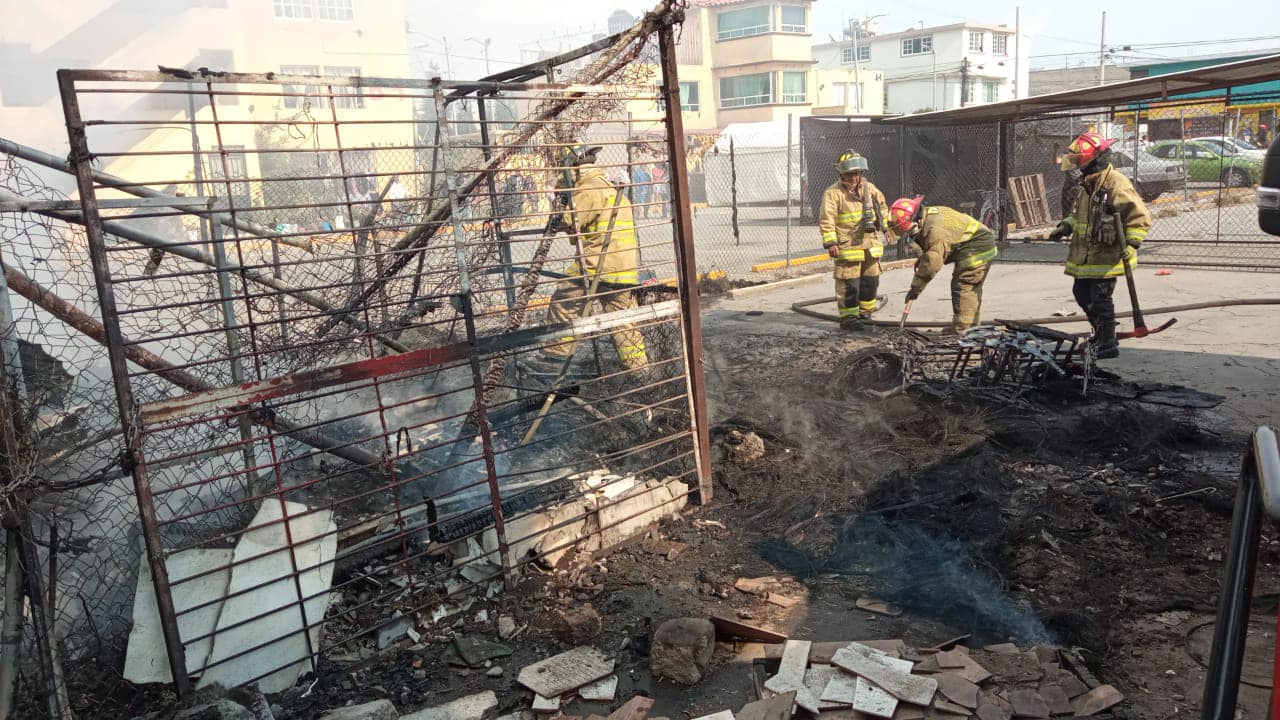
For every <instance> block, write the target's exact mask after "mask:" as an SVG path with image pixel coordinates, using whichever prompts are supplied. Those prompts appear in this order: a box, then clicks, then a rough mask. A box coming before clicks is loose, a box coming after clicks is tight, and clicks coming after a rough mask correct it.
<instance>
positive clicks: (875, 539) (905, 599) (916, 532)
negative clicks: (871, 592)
mask: <svg viewBox="0 0 1280 720" xmlns="http://www.w3.org/2000/svg"><path fill="white" fill-rule="evenodd" d="M757 550H758V551H759V552H760V554H761V555H762V556H764V557H765V559H767V560H769V561H770V562H772V563H773V564H775V565H778V566H780V567H783V568H785V569H787V570H789V571H791V572H793V573H796V574H801V575H809V574H818V573H835V574H841V575H859V576H866V577H868V578H869V579H870V582H871V585H872V586H873V587H874V588H875V593H876V595H877V596H879V597H880V598H881V599H884V600H888V601H890V602H893V603H895V604H897V605H901V606H903V607H905V608H909V609H911V610H913V611H915V612H917V613H921V614H925V615H930V616H933V617H937V618H940V619H945V620H947V621H949V622H951V623H955V624H957V625H961V626H963V625H968V626H969V627H970V629H971V630H972V631H973V632H975V633H978V632H982V633H991V634H994V635H998V636H1000V637H1002V638H1011V639H1013V640H1015V641H1016V642H1019V643H1023V644H1051V643H1053V636H1052V634H1051V633H1050V632H1049V630H1048V629H1047V628H1046V627H1045V626H1044V624H1043V623H1041V622H1040V620H1039V619H1038V618H1036V617H1035V615H1034V614H1033V613H1032V612H1031V611H1030V610H1029V609H1028V608H1026V607H1023V606H1022V605H1020V604H1019V603H1017V602H1016V601H1015V600H1014V599H1013V598H1012V597H1011V596H1010V595H1009V593H1008V592H1007V591H1006V590H1005V589H1004V587H1002V585H1001V583H1000V582H998V581H997V580H996V579H995V578H994V577H992V575H991V574H989V573H987V572H986V571H984V570H983V569H982V568H980V567H979V566H978V563H977V562H976V561H975V560H974V558H973V556H972V555H971V554H970V552H969V550H968V548H967V547H966V545H965V544H964V543H962V542H961V541H959V540H956V539H954V538H947V537H939V536H937V535H934V534H931V533H929V532H928V531H926V530H924V529H923V528H920V527H919V526H915V525H906V524H890V523H889V522H888V521H886V520H884V519H883V518H882V517H880V516H878V515H858V516H855V517H853V518H851V519H848V520H846V521H845V522H844V523H843V524H842V525H841V526H840V527H839V528H838V530H837V533H836V543H835V545H834V547H832V548H831V551H830V554H829V555H828V556H827V557H825V558H818V557H812V556H810V555H809V554H807V553H806V552H805V551H804V550H802V549H801V548H799V547H796V546H794V545H791V544H790V543H788V542H786V541H785V540H781V539H768V540H764V541H762V542H761V543H759V544H758V546H757Z"/></svg>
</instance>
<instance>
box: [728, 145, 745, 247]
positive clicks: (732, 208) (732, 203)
mask: <svg viewBox="0 0 1280 720" xmlns="http://www.w3.org/2000/svg"><path fill="white" fill-rule="evenodd" d="M729 212H730V214H729V222H730V225H731V226H732V227H733V244H734V245H741V244H742V236H741V235H740V234H739V232H738V156H737V154H736V153H734V150H733V136H732V135H730V136H729Z"/></svg>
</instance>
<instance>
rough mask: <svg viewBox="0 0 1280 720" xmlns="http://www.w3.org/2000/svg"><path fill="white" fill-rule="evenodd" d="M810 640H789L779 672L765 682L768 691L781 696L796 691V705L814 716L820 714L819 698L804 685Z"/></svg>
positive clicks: (783, 652) (779, 664) (784, 649)
mask: <svg viewBox="0 0 1280 720" xmlns="http://www.w3.org/2000/svg"><path fill="white" fill-rule="evenodd" d="M810 645H811V643H810V642H809V641H808V640H788V641H787V642H786V645H785V646H784V648H783V651H782V660H781V661H779V663H778V672H777V674H776V675H774V676H773V677H771V678H769V679H768V680H765V683H764V687H765V689H766V690H769V691H771V692H775V693H778V694H779V695H781V694H784V693H787V692H791V691H793V690H794V691H795V694H796V705H799V706H800V707H802V708H804V709H805V710H808V711H809V712H811V713H813V714H815V715H816V714H817V713H818V703H819V701H818V698H817V697H815V696H814V694H813V693H812V692H810V691H809V688H808V687H806V686H805V684H804V671H805V668H806V667H807V666H808V664H809V646H810Z"/></svg>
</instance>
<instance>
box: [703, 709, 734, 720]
mask: <svg viewBox="0 0 1280 720" xmlns="http://www.w3.org/2000/svg"><path fill="white" fill-rule="evenodd" d="M693 720H734V718H733V713H731V712H729V711H728V710H721V711H720V712H718V713H711V714H710V715H703V716H702V717H699V718H694V719H693Z"/></svg>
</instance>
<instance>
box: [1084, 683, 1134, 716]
mask: <svg viewBox="0 0 1280 720" xmlns="http://www.w3.org/2000/svg"><path fill="white" fill-rule="evenodd" d="M1123 701H1124V695H1122V694H1120V691H1119V690H1117V689H1115V688H1114V687H1112V686H1111V685H1099V686H1098V687H1096V688H1094V689H1092V690H1090V691H1089V692H1087V693H1085V694H1083V695H1081V696H1080V697H1078V698H1076V699H1074V700H1072V701H1071V710H1072V712H1074V713H1075V714H1076V715H1082V716H1085V717H1088V716H1089V715H1097V714H1098V713H1100V712H1102V711H1103V710H1106V709H1107V708H1110V707H1113V706H1115V705H1117V704H1119V703H1121V702H1123Z"/></svg>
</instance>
